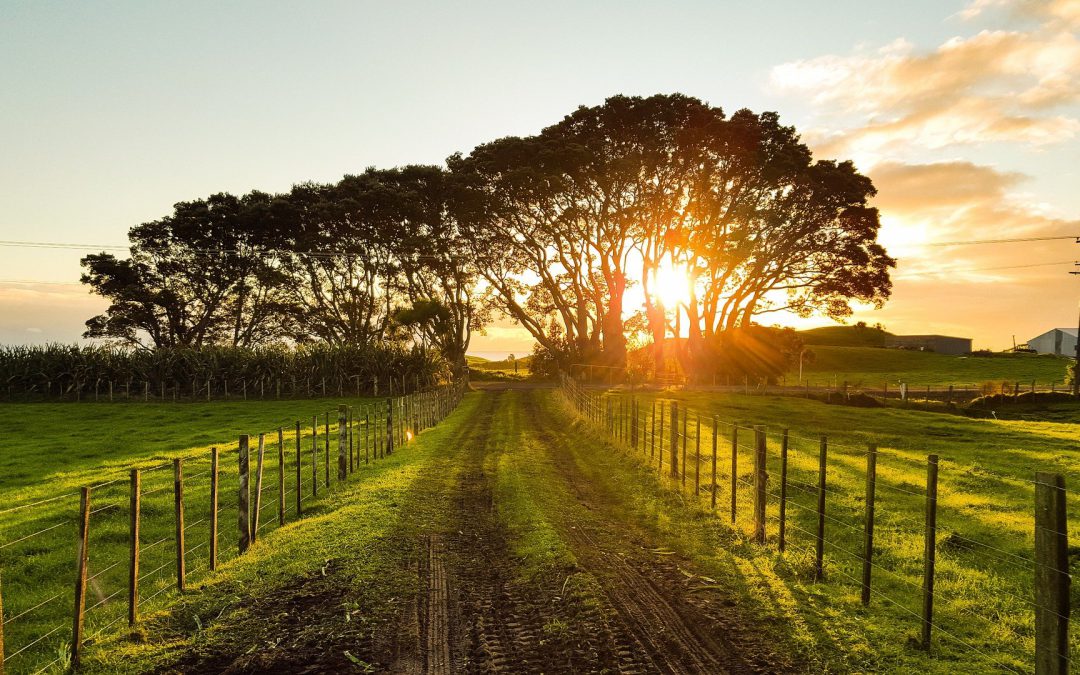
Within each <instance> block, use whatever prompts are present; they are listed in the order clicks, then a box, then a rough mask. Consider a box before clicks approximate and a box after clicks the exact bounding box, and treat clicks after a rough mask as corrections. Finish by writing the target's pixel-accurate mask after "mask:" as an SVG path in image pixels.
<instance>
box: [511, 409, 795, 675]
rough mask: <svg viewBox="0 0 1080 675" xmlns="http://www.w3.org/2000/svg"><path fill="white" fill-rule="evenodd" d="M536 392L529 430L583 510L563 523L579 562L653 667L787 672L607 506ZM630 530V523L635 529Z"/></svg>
mask: <svg viewBox="0 0 1080 675" xmlns="http://www.w3.org/2000/svg"><path fill="white" fill-rule="evenodd" d="M536 396H537V395H536V394H534V393H531V394H530V395H528V396H527V397H526V403H525V407H526V415H525V419H526V420H527V425H528V432H529V433H531V434H534V435H535V436H536V437H537V438H538V439H539V440H540V442H541V443H542V445H543V447H544V448H545V449H546V450H547V451H548V453H549V454H550V455H551V457H552V459H553V464H554V465H555V466H556V467H558V471H559V473H560V475H561V477H562V479H563V480H564V481H565V483H566V485H567V488H568V489H569V490H571V491H572V493H573V494H574V496H575V497H576V499H577V501H578V503H579V504H580V505H581V506H582V507H583V508H582V509H580V510H578V512H577V514H576V515H577V516H578V517H576V518H574V522H573V524H572V525H569V524H568V523H566V522H563V523H561V524H560V533H561V534H562V535H563V536H564V538H565V539H566V541H567V542H568V543H569V544H570V547H571V550H572V551H573V552H574V555H575V556H576V557H577V559H578V562H579V563H580V564H581V565H582V566H583V567H584V568H585V569H586V570H588V571H589V572H590V573H592V574H593V575H594V576H595V577H596V578H597V579H598V580H599V581H600V584H601V588H602V589H603V593H604V595H605V597H606V599H607V600H608V601H609V602H610V603H611V605H612V607H613V608H614V609H615V611H616V612H617V614H618V616H619V619H620V623H621V627H622V628H624V629H625V630H626V631H627V632H628V633H629V634H630V635H632V637H633V639H634V641H635V642H636V643H637V644H638V645H640V647H641V648H642V649H643V650H644V653H645V655H646V656H647V659H648V661H649V665H650V666H651V668H650V670H656V671H660V672H668V673H735V674H737V673H756V672H777V671H781V670H785V669H786V668H785V667H784V666H781V665H779V664H781V663H782V662H783V661H782V660H779V659H772V658H769V656H768V655H767V654H763V650H762V648H761V645H759V644H755V643H754V642H755V641H754V640H753V639H751V637H750V636H748V635H746V634H745V633H746V631H745V629H744V628H741V629H740V628H739V626H738V624H739V622H738V619H739V617H734V616H727V617H725V616H717V614H716V613H715V612H711V611H704V610H703V609H702V607H701V605H700V601H699V600H698V601H691V599H690V598H689V597H688V596H689V593H688V590H689V589H688V584H687V577H686V576H685V575H684V574H683V573H682V571H681V570H680V568H679V567H678V565H676V564H672V563H671V562H669V561H663V562H661V561H659V560H657V559H656V557H655V556H653V555H650V554H649V553H648V551H647V545H648V544H647V542H643V541H640V540H638V538H637V537H636V536H635V535H634V534H632V532H631V531H630V530H628V527H627V524H626V523H625V522H622V521H621V520H620V519H619V518H618V517H616V516H615V515H614V514H612V513H611V512H610V509H609V508H607V507H608V504H607V503H606V499H605V496H604V495H602V494H601V493H600V492H599V491H598V490H597V489H596V488H595V487H594V486H592V485H591V483H590V482H589V481H587V480H586V479H585V478H584V477H583V476H581V475H579V474H578V470H577V469H576V468H575V462H574V460H573V458H572V456H571V454H570V450H569V448H567V447H566V445H565V443H564V442H563V441H560V440H559V439H558V438H557V437H556V436H555V435H554V434H552V433H551V432H550V431H549V429H550V427H549V424H550V423H551V420H545V419H543V417H544V413H543V412H542V411H541V410H540V408H539V405H538V403H537V400H536ZM630 529H631V530H632V528H630ZM616 632H618V631H616Z"/></svg>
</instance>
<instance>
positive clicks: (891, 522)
mask: <svg viewBox="0 0 1080 675" xmlns="http://www.w3.org/2000/svg"><path fill="white" fill-rule="evenodd" d="M561 389H562V392H563V394H564V395H565V396H566V398H567V400H568V401H569V402H570V403H571V405H573V406H574V407H575V408H576V409H577V411H578V412H579V413H580V414H581V415H582V416H583V417H584V418H585V419H586V420H587V421H588V422H589V423H590V424H592V425H593V426H594V427H595V428H597V429H598V430H599V431H601V432H602V433H604V434H605V435H607V436H608V437H609V438H611V439H612V441H613V442H614V443H615V444H616V445H617V446H619V447H621V448H623V449H624V450H625V451H627V452H628V453H631V456H633V457H635V458H637V459H638V460H639V461H642V462H646V463H647V464H648V465H649V466H651V467H653V468H654V469H655V471H656V472H657V473H658V474H659V476H660V477H661V480H662V481H664V482H665V483H666V485H667V486H668V487H670V488H673V489H675V490H678V491H680V492H682V493H684V494H687V493H688V494H689V495H690V496H691V497H692V498H694V499H696V500H698V503H699V504H700V505H702V506H704V507H706V508H708V509H710V510H712V511H713V512H714V513H716V514H717V515H718V516H719V517H721V518H722V519H723V520H725V521H730V524H731V526H732V527H733V528H734V530H735V531H736V532H737V533H741V534H742V535H743V536H745V537H746V540H747V541H749V542H752V543H754V544H757V545H759V546H763V547H769V548H772V550H774V551H776V552H778V553H779V554H780V555H781V556H782V557H784V558H785V559H787V560H789V561H792V562H794V563H795V564H797V565H799V566H801V567H802V568H803V570H804V573H805V574H806V576H807V577H808V578H809V579H810V580H812V581H814V582H823V581H826V580H829V581H830V582H832V583H840V584H850V586H851V587H854V588H857V589H858V591H859V596H860V600H861V604H862V605H863V606H869V605H871V604H879V603H880V602H881V601H884V602H886V603H888V604H889V605H890V606H893V607H895V608H896V612H897V613H898V614H899V617H900V619H905V618H906V620H908V621H910V623H911V625H912V628H913V629H914V630H915V631H917V634H918V636H919V637H918V639H917V640H915V641H914V645H913V646H915V647H916V648H919V649H925V650H930V649H931V646H932V644H933V641H934V639H935V638H938V639H944V640H949V641H952V642H954V643H955V644H956V645H958V647H959V648H960V649H961V650H962V651H965V652H966V653H969V654H971V655H972V656H973V657H974V656H979V657H981V658H983V659H984V660H985V664H984V667H992V668H996V669H1000V670H1002V671H1004V672H1021V673H1022V672H1030V671H1031V670H1032V667H1033V666H1034V670H1035V672H1036V673H1039V674H1042V673H1055V674H1058V673H1067V672H1068V671H1069V664H1070V655H1071V654H1072V653H1074V652H1075V650H1077V649H1080V641H1078V640H1077V634H1076V632H1075V631H1073V632H1072V635H1070V631H1069V628H1070V623H1071V618H1070V574H1069V573H1070V567H1069V559H1068V536H1067V529H1068V528H1067V517H1068V514H1067V511H1066V498H1067V492H1066V489H1065V480H1064V476H1062V475H1060V474H1054V473H1043V472H1036V473H1034V475H1033V477H1032V478H1031V479H1028V478H1022V477H1016V476H1005V475H999V474H994V473H992V472H988V471H986V470H983V469H981V468H978V467H968V466H962V465H958V464H955V463H952V462H949V461H947V460H942V459H939V457H938V456H937V455H929V456H927V457H926V458H925V461H920V460H918V459H917V458H915V457H912V456H911V455H910V453H900V452H892V451H885V450H880V449H878V448H877V447H876V446H875V445H869V446H868V447H865V448H858V447H853V446H850V445H845V444H841V443H836V442H835V441H833V440H830V439H829V438H828V437H826V436H816V437H805V436H802V435H798V434H795V433H792V432H791V431H790V430H789V429H769V428H768V427H765V426H761V425H744V424H739V423H734V422H731V421H723V420H720V419H719V418H718V417H716V416H713V415H707V414H702V413H700V412H699V411H695V410H693V409H690V408H687V407H685V406H683V405H680V404H679V403H678V402H675V401H663V400H660V401H656V400H654V401H652V402H651V404H650V405H642V402H641V401H639V399H638V398H637V397H634V396H632V395H628V394H625V393H615V392H607V391H599V390H597V389H589V388H585V387H583V386H582V385H581V384H580V383H578V382H577V381H575V380H574V379H572V378H570V377H564V378H563V380H562V384H561ZM939 472H941V474H940V475H941V476H942V479H943V480H942V485H941V486H939V482H938V478H939ZM845 483H847V487H845ZM860 485H862V486H864V489H863V490H858V489H857V486H860ZM995 490H1012V491H1015V492H1019V493H1022V494H1023V495H1024V496H1025V498H1026V499H1030V501H1029V505H1030V506H1029V509H1028V510H1027V512H1026V515H1021V514H1020V513H1017V512H1016V509H1015V508H1013V507H1012V506H1011V505H1010V506H1009V507H1008V508H1007V509H1006V511H1007V512H1002V513H1000V514H999V513H996V512H995V513H993V514H992V515H994V516H998V517H999V518H1000V519H1002V521H1004V520H1006V519H1007V520H1008V521H1009V522H1012V523H1016V522H1017V521H1018V520H1021V521H1022V522H1023V525H1024V529H1025V530H1026V531H1027V532H1030V533H1031V534H1032V536H1033V541H1032V542H1030V543H1029V542H1028V541H1027V540H1026V538H1024V539H1023V540H1020V539H1021V538H1018V537H1017V536H1016V535H1015V534H1014V533H1013V531H1012V530H1010V529H1009V528H1007V527H998V525H999V524H1000V523H995V522H993V521H990V522H983V521H981V520H980V519H979V518H980V515H981V514H980V513H978V509H976V508H975V507H976V506H979V503H978V496H977V495H976V496H974V497H973V496H972V492H973V491H989V492H991V493H992V492H993V491H995ZM965 500H974V502H973V504H974V505H969V504H967V503H966V502H965ZM995 508H998V507H995ZM996 527H997V528H998V529H1000V530H1001V531H1000V533H996V532H995V534H994V535H993V536H990V535H988V534H987V533H988V532H991V531H994V530H995V528H996ZM976 531H977V533H976ZM969 535H970V536H969ZM1002 570H1005V571H1006V572H1005V573H1003V572H1002ZM1010 643H1015V644H1018V645H1020V646H1021V650H1022V651H1027V652H1028V653H1029V654H1030V655H1031V659H1030V661H1017V660H1016V659H1015V658H1014V657H1013V656H1011V652H1009V651H1008V650H999V648H1000V647H1001V646H1002V645H1007V644H1010ZM901 648H902V647H901ZM968 668H969V669H965V670H967V672H973V671H972V670H970V668H974V666H971V665H970V664H969V665H968Z"/></svg>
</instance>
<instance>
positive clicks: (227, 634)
mask: <svg viewBox="0 0 1080 675" xmlns="http://www.w3.org/2000/svg"><path fill="white" fill-rule="evenodd" d="M480 400H481V396H480V395H476V394H473V395H469V396H467V397H466V398H465V400H464V401H463V402H462V404H461V406H460V407H459V408H458V410H457V411H455V412H454V413H453V414H452V415H451V416H450V417H449V418H447V420H446V421H445V422H444V423H442V424H440V425H439V426H437V427H434V428H432V429H429V430H427V431H425V432H423V433H422V434H420V435H419V436H417V438H416V440H415V441H414V442H412V443H410V444H409V445H407V446H405V447H403V448H400V449H399V450H398V452H396V453H395V454H394V455H392V456H391V457H388V458H386V459H384V460H380V461H379V462H378V463H374V464H371V465H369V466H366V467H364V469H363V470H362V471H361V473H360V475H359V476H357V477H356V478H357V479H354V480H352V481H350V482H347V483H344V484H342V485H340V486H339V487H337V488H336V489H335V490H334V491H333V492H332V493H330V494H327V495H325V496H324V497H323V498H322V501H321V502H319V503H318V505H317V507H316V508H315V510H314V511H313V512H312V515H311V516H310V517H308V518H305V519H304V520H301V521H297V522H295V523H291V524H288V525H286V526H285V527H283V528H281V529H279V530H276V531H273V532H271V533H269V534H268V535H267V536H265V537H264V538H260V540H259V542H258V543H257V544H256V545H255V546H253V548H252V549H251V551H250V552H249V553H248V554H246V555H244V556H243V557H240V558H235V559H233V560H230V561H229V562H227V563H225V564H224V565H222V566H221V567H220V568H219V572H218V573H217V574H214V575H212V576H209V577H207V578H206V579H205V581H204V582H203V583H202V584H200V585H198V586H196V587H195V588H194V589H193V590H192V591H191V592H189V593H188V594H186V595H184V596H183V597H182V598H180V599H179V600H178V601H177V603H176V604H175V605H173V606H172V607H171V608H169V609H167V610H163V611H159V612H158V613H156V614H153V615H150V616H148V617H147V619H146V622H145V625H144V627H143V628H142V629H140V630H139V631H137V632H136V633H135V634H134V635H131V636H129V635H121V636H116V637H112V638H109V639H106V640H105V641H104V642H103V643H102V644H101V645H100V647H99V648H98V649H94V650H91V652H90V662H89V668H90V670H91V671H93V672H110V673H112V672H143V671H146V670H153V669H159V668H170V667H176V665H175V664H176V662H177V660H178V659H182V658H187V659H191V658H195V657H203V658H207V659H209V661H204V662H202V666H203V667H205V666H212V667H219V668H224V667H226V666H227V665H229V664H228V663H225V662H221V663H218V662H215V661H213V656H212V655H214V654H228V655H237V654H239V655H242V656H241V659H242V660H244V661H245V664H244V667H246V668H256V669H258V668H259V667H260V664H262V666H263V667H268V668H272V667H278V668H280V667H282V664H280V663H276V662H275V661H274V659H275V658H276V654H277V652H276V650H278V648H279V647H281V648H285V647H286V646H288V647H289V648H290V649H291V651H292V652H293V653H294V654H295V653H299V654H300V655H301V656H303V653H304V652H303V649H298V648H297V644H298V643H299V644H308V645H309V646H310V648H311V649H312V650H313V652H312V653H314V652H315V651H317V652H318V654H319V658H321V659H323V662H330V663H334V662H335V658H336V662H337V663H339V664H341V667H343V668H346V669H353V670H356V671H357V672H364V671H371V670H373V669H375V668H385V667H386V666H387V665H388V664H373V663H370V662H368V660H367V659H370V658H371V656H370V654H368V653H364V652H363V649H368V650H369V651H371V650H374V651H382V652H385V651H387V650H378V649H376V647H377V646H378V645H376V644H375V643H374V642H373V641H374V640H376V639H377V637H378V636H379V635H384V634H386V633H387V631H385V630H380V629H381V628H382V627H384V626H385V625H387V624H388V623H394V622H396V621H397V620H398V618H399V617H400V615H401V613H402V612H403V611H405V609H404V608H405V605H406V603H407V599H408V598H411V597H413V596H415V593H416V590H417V584H418V578H417V576H416V573H415V567H414V566H413V565H412V564H411V562H412V561H415V560H416V559H417V557H418V551H417V549H418V546H419V535H420V533H422V532H425V531H428V530H429V529H430V528H431V527H432V526H433V524H434V523H436V522H438V520H439V518H440V516H441V514H443V513H445V512H446V510H447V509H448V508H449V504H448V503H447V500H448V495H449V494H451V491H450V490H449V489H447V486H448V485H449V484H451V483H452V482H453V481H454V480H455V462H454V458H453V455H452V454H448V453H446V452H445V449H446V448H447V447H453V446H454V445H455V439H456V437H457V436H459V435H460V434H461V433H462V425H463V422H464V420H466V419H468V418H469V417H470V416H472V415H473V414H474V413H475V412H476V410H477V408H478V406H479V404H480ZM312 579H314V580H315V582H316V583H312V584H305V583H303V582H304V581H305V580H308V581H310V580H312ZM327 603H329V606H327ZM305 611H308V612H312V611H313V612H315V613H316V615H317V616H318V617H319V619H318V620H316V621H302V622H299V623H298V622H297V618H296V617H294V618H292V619H290V618H289V617H290V613H292V614H296V615H297V617H298V616H302V615H303V612H305ZM349 645H352V648H351V649H349V648H348V646H349ZM357 645H359V647H358V646H357ZM334 650H337V651H336V652H335V653H333V654H329V653H328V652H332V651H334ZM389 651H392V650H389ZM346 652H348V653H346ZM274 663H276V665H275V666H271V665H269V664H274ZM181 665H182V664H181ZM300 665H303V664H296V666H297V667H299V666H300ZM181 669H182V668H181Z"/></svg>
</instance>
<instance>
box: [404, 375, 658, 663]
mask: <svg viewBox="0 0 1080 675" xmlns="http://www.w3.org/2000/svg"><path fill="white" fill-rule="evenodd" d="M488 396H489V397H490V398H492V399H494V400H496V401H501V400H502V394H498V393H492V394H488ZM511 396H513V395H511ZM510 405H517V404H516V403H515V402H513V401H511V403H510ZM490 422H491V420H490V418H487V417H485V419H484V423H483V424H482V427H483V428H482V429H480V430H479V432H478V433H476V434H475V435H473V436H472V437H471V438H470V443H469V444H468V445H467V447H463V448H461V449H460V450H461V453H460V455H459V457H460V461H461V469H460V473H459V480H458V484H457V486H456V491H455V495H454V507H455V511H454V513H453V514H451V515H450V518H449V524H450V527H449V528H448V529H447V531H446V533H445V535H444V536H443V538H442V539H441V540H440V541H441V542H442V546H444V549H442V550H439V551H437V552H436V553H434V554H433V555H434V556H435V557H436V558H437V559H438V560H439V561H441V562H442V563H444V564H445V565H446V578H447V585H448V587H449V589H450V591H449V593H448V594H447V596H448V603H447V604H448V608H449V616H448V619H449V626H450V629H449V631H448V633H447V635H446V639H448V640H449V643H450V644H449V652H450V654H451V657H450V660H451V663H452V668H451V670H452V672H465V673H495V672H499V673H553V672H558V673H562V672H567V673H575V672H582V673H584V672H648V670H649V669H648V668H647V667H646V666H645V664H643V663H640V662H639V661H637V660H636V659H635V657H634V654H635V653H640V650H638V649H635V648H634V647H635V646H636V645H634V644H632V640H631V639H629V638H624V639H618V638H616V637H615V636H614V635H613V634H612V632H611V631H610V630H608V626H607V621H608V618H607V616H606V615H605V614H604V612H603V611H601V609H600V608H598V607H595V606H589V605H585V604H584V603H582V602H581V601H579V600H573V599H568V598H565V597H563V596H564V595H565V590H566V588H565V584H566V583H567V577H566V576H561V577H559V578H552V579H537V580H531V581H528V582H526V581H523V580H522V579H520V578H519V577H518V576H517V575H516V574H515V572H516V570H517V566H518V563H517V561H515V560H514V559H513V556H512V552H511V549H510V545H509V541H508V536H509V535H508V533H507V532H506V531H505V529H504V527H503V526H502V524H501V523H500V522H499V519H498V518H497V514H496V511H495V504H494V498H493V492H492V488H493V485H492V483H493V479H494V477H493V476H489V475H488V472H487V470H486V469H485V465H486V464H487V465H493V464H497V462H496V461H494V460H496V459H497V457H495V456H494V455H493V453H497V452H499V451H500V450H499V449H498V447H497V445H496V444H495V443H493V442H492V439H491V438H490V436H489V431H490ZM512 442H514V443H517V442H520V439H513V441H512ZM503 450H511V451H512V449H510V448H504V449H503ZM421 573H422V574H426V575H427V576H426V579H425V580H424V583H423V586H424V587H425V588H428V589H430V590H429V591H428V593H427V597H426V598H425V599H424V600H422V601H421V603H420V604H421V605H422V606H423V607H426V608H427V609H425V610H423V614H424V615H426V616H431V617H434V618H431V619H428V620H427V621H428V625H427V626H426V627H425V629H424V630H422V631H421V635H423V636H433V635H434V636H436V637H426V638H424V640H423V642H424V644H423V646H422V650H421V651H422V652H423V653H424V654H425V666H426V667H425V672H427V673H438V672H445V671H440V670H439V666H438V664H439V658H440V653H441V652H440V650H441V649H442V643H441V642H440V638H438V637H437V631H433V630H432V623H437V622H438V621H439V620H440V618H439V616H438V612H437V611H436V612H434V613H433V612H432V608H435V607H437V606H438V604H439V602H440V600H439V590H438V589H439V582H438V581H437V580H436V575H437V566H436V563H434V562H432V563H430V564H429V565H428V566H427V568H426V569H422V570H421ZM553 629H554V630H553Z"/></svg>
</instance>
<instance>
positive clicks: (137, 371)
mask: <svg viewBox="0 0 1080 675" xmlns="http://www.w3.org/2000/svg"><path fill="white" fill-rule="evenodd" d="M448 378H449V368H448V366H447V364H446V363H445V361H444V360H443V359H442V358H441V357H440V356H438V355H437V354H434V353H432V352H428V351H424V350H420V349H407V348H404V347H400V346H394V345H362V346H350V347H333V346H328V345H322V344H319V345H300V346H297V347H295V348H289V347H284V346H279V347H262V348H255V349H244V348H236V347H211V348H203V349H190V348H162V349H155V350H152V351H150V350H134V349H127V348H120V347H111V346H99V345H89V346H79V345H61V344H50V345H44V346H9V347H0V396H5V397H6V398H8V399H9V400H43V399H48V400H68V401H80V400H81V401H86V400H169V399H173V400H181V399H210V398H215V399H219V398H282V397H291V398H297V397H312V396H330V395H339V396H340V395H343V394H356V395H360V394H369V393H370V394H379V395H386V394H390V395H394V394H402V393H407V392H412V391H417V390H419V389H420V388H421V387H423V386H426V385H432V384H436V383H438V382H441V381H446V380H448Z"/></svg>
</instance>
